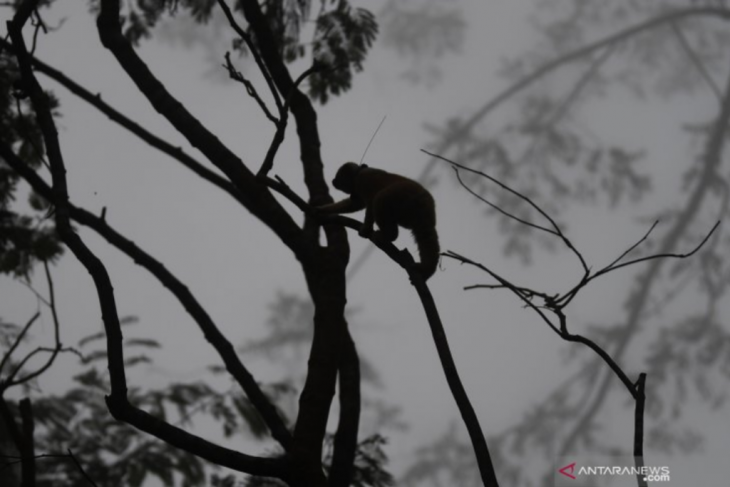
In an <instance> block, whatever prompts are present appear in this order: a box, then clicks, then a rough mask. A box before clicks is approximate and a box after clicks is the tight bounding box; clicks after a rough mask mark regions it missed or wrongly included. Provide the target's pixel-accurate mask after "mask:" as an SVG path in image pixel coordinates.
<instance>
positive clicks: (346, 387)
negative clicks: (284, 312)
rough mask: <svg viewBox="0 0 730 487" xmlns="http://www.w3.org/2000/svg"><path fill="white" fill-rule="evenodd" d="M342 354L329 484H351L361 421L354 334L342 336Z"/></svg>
mask: <svg viewBox="0 0 730 487" xmlns="http://www.w3.org/2000/svg"><path fill="white" fill-rule="evenodd" d="M342 342H343V350H342V353H341V354H340V365H339V367H338V370H339V383H340V421H339V424H338V425H337V433H336V434H335V440H334V451H333V454H332V469H331V470H330V478H329V485H330V487H348V486H349V485H350V482H351V481H352V472H353V464H354V462H355V455H356V453H357V433H358V429H359V424H360V361H359V359H358V356H357V349H356V348H355V342H354V341H353V340H352V336H350V334H349V333H348V334H347V336H345V337H344V339H343V340H342Z"/></svg>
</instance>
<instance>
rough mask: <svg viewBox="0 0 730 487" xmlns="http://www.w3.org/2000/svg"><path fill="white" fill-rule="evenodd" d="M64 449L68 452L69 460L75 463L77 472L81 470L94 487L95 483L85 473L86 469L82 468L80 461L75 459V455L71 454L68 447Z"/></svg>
mask: <svg viewBox="0 0 730 487" xmlns="http://www.w3.org/2000/svg"><path fill="white" fill-rule="evenodd" d="M66 451H67V452H68V456H69V457H70V458H71V460H72V461H73V462H74V464H75V465H76V468H78V469H79V472H81V475H83V476H84V478H85V479H86V480H87V481H88V482H89V483H90V484H91V485H93V486H94V487H96V483H95V482H94V481H93V480H92V479H91V477H89V474H87V473H86V470H84V467H82V466H81V463H79V461H78V460H77V459H76V456H75V455H74V454H73V452H72V451H71V449H70V448H67V449H66Z"/></svg>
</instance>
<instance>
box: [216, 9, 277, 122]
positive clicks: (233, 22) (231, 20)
mask: <svg viewBox="0 0 730 487" xmlns="http://www.w3.org/2000/svg"><path fill="white" fill-rule="evenodd" d="M218 5H219V6H220V8H221V10H223V14H224V15H225V16H226V19H228V23H229V24H230V25H231V27H232V28H233V30H234V31H236V33H237V34H238V35H239V36H240V37H241V39H243V42H245V43H246V47H248V50H249V51H251V54H252V55H253V58H254V60H255V61H256V65H257V66H258V67H259V71H261V74H262V75H263V77H264V79H265V80H266V84H267V85H268V86H269V91H270V92H271V96H273V97H274V103H276V107H277V109H278V110H279V113H281V111H282V109H283V108H284V107H283V104H282V102H281V97H279V92H278V91H276V87H275V86H274V80H273V79H272V78H271V73H269V70H268V69H267V67H266V63H264V60H263V59H261V55H260V54H259V51H258V49H257V48H256V46H255V45H254V43H253V40H252V39H251V36H250V35H249V34H248V32H246V31H245V30H243V28H241V26H240V25H238V22H236V19H235V18H234V17H233V12H231V9H230V8H229V7H228V4H226V2H225V1H224V0H218Z"/></svg>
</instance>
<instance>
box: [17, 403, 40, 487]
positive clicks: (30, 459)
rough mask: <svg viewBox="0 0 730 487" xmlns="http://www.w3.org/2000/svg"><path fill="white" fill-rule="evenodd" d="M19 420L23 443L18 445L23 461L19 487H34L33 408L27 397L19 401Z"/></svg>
mask: <svg viewBox="0 0 730 487" xmlns="http://www.w3.org/2000/svg"><path fill="white" fill-rule="evenodd" d="M20 420H21V424H22V431H23V433H22V436H23V441H22V442H21V443H20V445H18V446H19V448H18V450H19V451H20V457H21V458H22V459H23V461H22V462H21V472H22V473H23V477H22V479H23V480H22V483H21V487H35V484H36V482H35V440H34V439H33V431H34V430H35V423H34V421H33V406H32V405H31V402H30V399H28V398H27V397H26V398H25V399H22V400H21V401H20Z"/></svg>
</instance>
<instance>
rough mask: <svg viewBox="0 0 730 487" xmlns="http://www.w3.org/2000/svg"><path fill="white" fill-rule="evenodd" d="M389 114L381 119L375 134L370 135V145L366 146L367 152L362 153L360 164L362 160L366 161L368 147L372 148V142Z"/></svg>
mask: <svg viewBox="0 0 730 487" xmlns="http://www.w3.org/2000/svg"><path fill="white" fill-rule="evenodd" d="M387 116H388V115H383V119H382V120H381V121H380V123H379V124H378V128H376V129H375V133H374V134H373V136H372V137H370V142H368V145H367V147H365V152H363V153H362V157H361V158H360V165H362V161H364V160H365V154H367V153H368V149H369V148H370V144H372V143H373V140H374V139H375V136H376V135H378V131H379V130H380V127H382V126H383V122H385V118H386V117H387Z"/></svg>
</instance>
